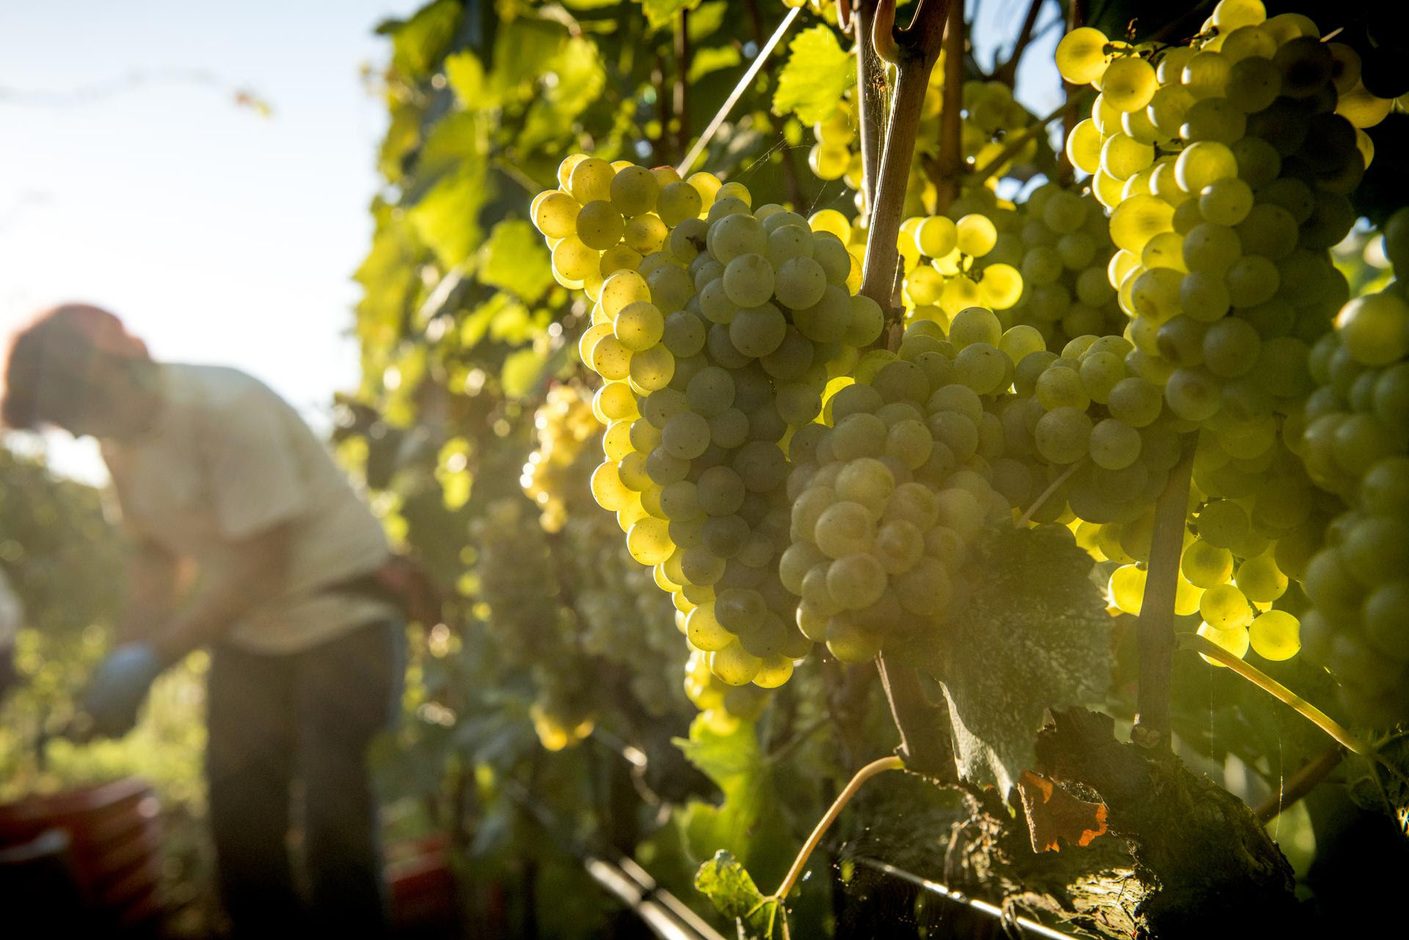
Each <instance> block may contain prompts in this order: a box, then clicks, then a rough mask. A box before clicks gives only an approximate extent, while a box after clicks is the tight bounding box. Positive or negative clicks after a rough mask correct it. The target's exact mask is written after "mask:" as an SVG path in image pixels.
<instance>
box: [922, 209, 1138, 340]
mask: <svg viewBox="0 0 1409 940" xmlns="http://www.w3.org/2000/svg"><path fill="white" fill-rule="evenodd" d="M965 219H967V220H968V221H967V222H964V220H965ZM960 222H964V242H965V245H964V246H960V245H959V234H960V226H959V223H960ZM988 223H991V224H992V227H993V230H994V233H995V236H994V238H993V240H992V246H991V247H990V246H989V245H988V241H989V238H988ZM921 228H923V229H924V231H923V232H921ZM899 247H900V251H901V255H902V257H903V258H904V259H905V266H906V274H905V276H906V289H905V290H904V291H903V293H902V297H903V299H904V301H905V303H906V310H907V314H908V316H910V317H911V318H919V319H932V320H937V321H939V322H941V323H946V324H947V323H948V321H949V319H950V318H951V317H952V316H953V315H954V314H955V313H957V312H958V311H959V310H962V309H964V308H965V307H967V306H972V305H981V306H986V307H988V308H989V309H991V310H993V311H994V312H995V313H997V314H998V318H999V321H1000V322H1001V323H1002V325H1003V326H1004V327H1005V328H1007V327H1011V326H1017V325H1027V326H1032V327H1035V328H1037V330H1038V331H1039V332H1041V334H1042V336H1043V338H1044V339H1045V340H1046V342H1047V346H1048V348H1049V349H1051V350H1052V351H1054V352H1057V351H1060V350H1061V349H1062V347H1063V346H1065V345H1066V343H1067V342H1068V341H1069V340H1072V339H1075V338H1076V337H1078V336H1085V335H1091V334H1095V335H1105V334H1107V333H1119V332H1120V331H1121V329H1122V328H1123V327H1124V325H1125V322H1126V318H1125V315H1124V313H1122V312H1121V310H1120V308H1119V306H1118V305H1117V304H1116V297H1115V291H1114V290H1113V289H1112V288H1111V286H1110V284H1109V282H1108V280H1107V277H1106V267H1107V264H1108V263H1109V261H1110V257H1111V254H1112V252H1113V251H1114V250H1115V249H1114V246H1113V245H1112V244H1111V241H1110V231H1109V228H1108V225H1107V222H1106V218H1105V215H1104V213H1103V212H1102V210H1101V207H1100V205H1099V204H1098V203H1097V202H1096V201H1095V199H1094V198H1092V197H1091V196H1089V195H1087V194H1084V193H1074V192H1070V191H1068V190H1066V189H1063V188H1062V187H1060V186H1058V185H1057V184H1055V183H1047V184H1044V185H1042V186H1039V187H1037V188H1036V189H1034V190H1033V191H1032V193H1030V194H1029V195H1028V198H1027V199H1026V200H1024V201H1023V202H1020V203H1017V204H1016V205H1013V204H1008V203H1005V202H1003V201H1001V200H999V199H998V198H997V197H996V196H995V195H993V194H992V193H990V192H988V191H987V190H974V191H971V192H969V193H966V194H964V195H963V196H962V197H960V198H959V199H958V200H956V201H955V203H954V204H953V206H951V208H950V210H949V212H948V213H947V214H946V215H945V216H932V217H923V218H912V219H907V220H906V221H905V222H904V223H902V226H901V234H900V242H899ZM946 249H947V252H946ZM965 249H967V250H965ZM931 252H940V254H938V255H934V254H931ZM930 269H933V270H930ZM936 273H937V274H938V275H939V278H938V279H937V278H936V277H935V274H936ZM919 301H926V302H925V303H920V302H919Z"/></svg>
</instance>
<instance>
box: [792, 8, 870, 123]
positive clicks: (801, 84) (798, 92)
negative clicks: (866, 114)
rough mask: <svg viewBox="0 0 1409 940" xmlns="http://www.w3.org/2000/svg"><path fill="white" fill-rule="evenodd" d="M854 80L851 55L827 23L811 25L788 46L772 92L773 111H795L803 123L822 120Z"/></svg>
mask: <svg viewBox="0 0 1409 940" xmlns="http://www.w3.org/2000/svg"><path fill="white" fill-rule="evenodd" d="M855 82H856V70H855V68H853V67H852V62H851V54H850V53H849V52H847V51H846V50H845V49H843V48H842V47H841V44H840V43H838V42H837V34H836V33H835V32H834V31H833V30H832V28H831V27H830V26H822V25H818V26H814V27H812V28H811V29H808V30H805V31H803V32H801V33H799V34H798V36H797V38H796V39H794V40H793V41H792V43H791V44H790V45H789V46H788V64H787V65H785V66H783V71H782V74H780V75H779V76H778V88H777V90H776V91H774V92H773V113H774V114H777V115H784V114H796V115H797V116H798V118H799V119H800V120H802V122H803V123H805V124H817V123H820V122H821V121H825V120H826V119H827V118H828V117H830V116H831V114H832V112H833V111H835V110H836V107H837V105H838V104H840V103H841V99H842V94H843V93H845V91H846V90H847V89H848V88H850V87H851V86H852V85H853V84H854V83H855Z"/></svg>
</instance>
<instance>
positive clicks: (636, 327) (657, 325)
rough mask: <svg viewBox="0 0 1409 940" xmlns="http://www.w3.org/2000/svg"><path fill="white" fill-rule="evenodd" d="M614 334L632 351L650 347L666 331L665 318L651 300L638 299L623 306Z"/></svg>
mask: <svg viewBox="0 0 1409 940" xmlns="http://www.w3.org/2000/svg"><path fill="white" fill-rule="evenodd" d="M612 329H613V334H614V335H615V336H616V338H617V340H619V341H620V342H621V344H622V345H623V346H625V347H626V348H627V349H629V350H631V351H632V352H641V351H644V350H647V349H650V348H651V347H652V346H655V345H656V344H657V343H659V342H660V340H661V337H662V336H663V335H664V333H665V318H664V317H662V316H661V312H660V309H659V308H658V307H656V305H655V304H653V303H650V302H649V301H644V300H638V301H636V302H634V303H631V304H628V305H627V306H626V307H624V308H622V310H621V312H620V313H618V314H617V316H616V322H615V323H614V324H613V327H612Z"/></svg>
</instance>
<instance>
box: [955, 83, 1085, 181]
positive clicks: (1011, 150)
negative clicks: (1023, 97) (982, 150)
mask: <svg viewBox="0 0 1409 940" xmlns="http://www.w3.org/2000/svg"><path fill="white" fill-rule="evenodd" d="M1066 109H1067V106H1066V104H1065V103H1062V104H1060V105H1058V106H1057V107H1056V108H1055V109H1053V111H1052V112H1051V113H1050V114H1048V115H1046V116H1045V117H1043V118H1041V119H1039V120H1037V121H1034V122H1033V123H1031V124H1029V125H1028V126H1027V127H1024V128H1023V129H1022V130H1020V131H1018V132H1017V133H1016V134H1014V135H1012V136H1011V137H1009V138H1008V141H1007V143H1006V144H1004V145H1003V149H1002V150H1000V151H999V152H998V154H997V155H996V156H995V157H994V158H993V159H992V160H989V161H988V162H987V163H985V164H984V165H983V166H982V167H980V168H978V169H977V170H975V171H974V173H973V176H972V177H971V179H972V182H973V183H974V184H979V183H982V182H983V181H984V180H986V179H988V178H989V177H990V176H992V175H993V174H995V173H997V172H998V171H999V170H1001V169H1002V168H1003V165H1004V164H1005V163H1007V162H1008V161H1009V160H1011V159H1013V157H1015V156H1017V154H1018V151H1019V150H1021V149H1023V147H1025V146H1026V145H1027V142H1028V141H1030V140H1032V139H1033V138H1034V137H1036V136H1037V135H1038V134H1040V133H1042V132H1043V131H1044V130H1046V129H1047V125H1048V124H1051V123H1052V122H1053V121H1055V120H1056V119H1057V118H1059V117H1061V116H1062V114H1063V113H1064V112H1065V111H1066Z"/></svg>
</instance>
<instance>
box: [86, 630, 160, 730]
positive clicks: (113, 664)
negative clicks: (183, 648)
mask: <svg viewBox="0 0 1409 940" xmlns="http://www.w3.org/2000/svg"><path fill="white" fill-rule="evenodd" d="M161 671H162V665H161V661H160V660H159V659H158V657H157V654H156V650H154V649H153V648H152V646H151V645H150V644H147V643H127V644H124V645H123V646H119V647H118V648H117V649H115V650H113V651H112V652H111V653H109V654H108V657H107V659H104V660H103V661H102V662H101V663H99V664H98V668H97V670H96V671H94V673H93V678H92V679H90V680H89V682H88V689H87V691H85V692H84V694H83V710H84V711H86V712H87V713H88V714H89V716H91V717H92V719H93V733H95V734H99V735H104V736H106V737H119V736H121V735H124V734H126V733H127V732H129V731H131V730H132V728H133V727H134V726H135V725H136V724H137V710H138V709H139V708H141V706H142V700H143V699H145V698H146V697H147V689H148V688H149V687H150V686H151V684H152V680H153V679H155V678H156V677H157V676H159V675H160V674H161Z"/></svg>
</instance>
